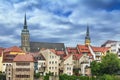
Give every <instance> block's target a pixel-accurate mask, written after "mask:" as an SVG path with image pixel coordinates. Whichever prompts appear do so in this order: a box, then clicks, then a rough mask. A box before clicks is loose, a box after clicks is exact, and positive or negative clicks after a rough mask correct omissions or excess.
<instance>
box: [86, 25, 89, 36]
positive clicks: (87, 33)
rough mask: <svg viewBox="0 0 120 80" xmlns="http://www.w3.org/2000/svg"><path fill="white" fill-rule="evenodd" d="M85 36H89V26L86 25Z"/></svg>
mask: <svg viewBox="0 0 120 80" xmlns="http://www.w3.org/2000/svg"><path fill="white" fill-rule="evenodd" d="M86 36H89V26H88V24H87V32H86Z"/></svg>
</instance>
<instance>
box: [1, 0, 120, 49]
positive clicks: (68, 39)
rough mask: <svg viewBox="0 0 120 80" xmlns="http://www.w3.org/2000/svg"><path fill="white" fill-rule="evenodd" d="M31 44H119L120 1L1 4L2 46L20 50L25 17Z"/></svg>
mask: <svg viewBox="0 0 120 80" xmlns="http://www.w3.org/2000/svg"><path fill="white" fill-rule="evenodd" d="M25 13H26V16H27V25H28V29H29V31H30V41H36V42H55V43H65V46H69V47H70V46H71V47H74V46H76V45H77V44H84V39H85V35H86V27H87V24H88V25H89V29H90V37H91V45H95V46H100V45H102V44H103V43H104V42H105V41H107V40H117V41H120V0H0V46H1V47H10V46H14V45H16V46H20V45H21V30H22V29H23V24H24V15H25Z"/></svg>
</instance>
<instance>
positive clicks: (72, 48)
mask: <svg viewBox="0 0 120 80" xmlns="http://www.w3.org/2000/svg"><path fill="white" fill-rule="evenodd" d="M66 49H67V52H68V54H71V53H74V54H76V53H78V51H77V48H76V47H67V48H66Z"/></svg>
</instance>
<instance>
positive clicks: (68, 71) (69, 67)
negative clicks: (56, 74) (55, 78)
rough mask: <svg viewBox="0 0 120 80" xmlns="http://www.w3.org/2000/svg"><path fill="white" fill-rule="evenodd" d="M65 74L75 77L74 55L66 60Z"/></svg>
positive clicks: (64, 64) (64, 65)
mask: <svg viewBox="0 0 120 80" xmlns="http://www.w3.org/2000/svg"><path fill="white" fill-rule="evenodd" d="M63 73H64V74H67V75H73V55H70V56H69V57H68V58H67V59H65V61H64V63H63Z"/></svg>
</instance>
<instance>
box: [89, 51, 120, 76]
mask: <svg viewBox="0 0 120 80" xmlns="http://www.w3.org/2000/svg"><path fill="white" fill-rule="evenodd" d="M119 70H120V60H119V59H118V56H117V55H116V54H113V53H107V54H106V56H103V57H102V60H101V62H96V61H93V62H92V63H91V72H92V74H93V75H104V74H110V75H111V74H116V72H118V71H119Z"/></svg>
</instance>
